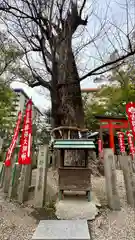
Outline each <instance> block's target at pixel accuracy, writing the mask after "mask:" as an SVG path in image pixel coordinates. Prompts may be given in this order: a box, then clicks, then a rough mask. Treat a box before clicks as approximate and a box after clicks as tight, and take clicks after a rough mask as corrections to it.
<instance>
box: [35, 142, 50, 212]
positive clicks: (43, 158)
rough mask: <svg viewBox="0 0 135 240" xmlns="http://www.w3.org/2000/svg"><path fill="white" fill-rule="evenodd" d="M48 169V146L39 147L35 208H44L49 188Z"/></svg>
mask: <svg viewBox="0 0 135 240" xmlns="http://www.w3.org/2000/svg"><path fill="white" fill-rule="evenodd" d="M47 168H48V145H42V146H40V147H39V154H38V165H37V176H36V187H35V207H37V208H42V207H43V206H44V202H45V193H46V187H47Z"/></svg>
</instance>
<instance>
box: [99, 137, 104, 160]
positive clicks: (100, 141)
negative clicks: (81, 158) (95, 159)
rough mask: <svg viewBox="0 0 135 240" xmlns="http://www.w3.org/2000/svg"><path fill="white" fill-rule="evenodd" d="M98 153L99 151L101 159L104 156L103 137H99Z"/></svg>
mask: <svg viewBox="0 0 135 240" xmlns="http://www.w3.org/2000/svg"><path fill="white" fill-rule="evenodd" d="M98 153H99V156H100V159H101V158H103V143H102V140H101V139H98Z"/></svg>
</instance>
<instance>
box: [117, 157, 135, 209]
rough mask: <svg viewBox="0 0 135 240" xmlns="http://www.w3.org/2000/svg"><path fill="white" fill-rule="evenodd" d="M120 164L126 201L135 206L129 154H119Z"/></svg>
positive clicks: (133, 182)
mask: <svg viewBox="0 0 135 240" xmlns="http://www.w3.org/2000/svg"><path fill="white" fill-rule="evenodd" d="M120 165H121V169H122V171H123V176H124V182H125V188H126V196H127V202H128V204H129V205H131V206H132V207H135V179H134V176H133V166H132V159H131V157H130V156H120Z"/></svg>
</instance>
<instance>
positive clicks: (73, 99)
mask: <svg viewBox="0 0 135 240" xmlns="http://www.w3.org/2000/svg"><path fill="white" fill-rule="evenodd" d="M57 53H58V56H59V60H58V63H57V64H56V62H54V63H53V64H54V65H53V73H54V72H55V74H53V81H52V84H53V89H54V88H55V91H53V92H52V95H51V97H52V114H53V117H54V125H55V127H57V126H76V127H79V128H84V111H83V104H82V97H81V89H80V82H79V75H78V71H77V66H76V63H75V58H74V55H73V52H72V46H71V39H70V38H68V39H66V40H64V41H62V42H61V44H60V45H59V46H58V48H57ZM61 63H62V64H61ZM72 138H78V133H77V132H76V134H74V136H72ZM65 158H66V165H71V166H78V165H79V166H80V165H82V164H84V152H82V151H80V150H77V151H76V150H74V151H66V154H65Z"/></svg>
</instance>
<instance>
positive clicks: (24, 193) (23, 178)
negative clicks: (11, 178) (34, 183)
mask: <svg viewBox="0 0 135 240" xmlns="http://www.w3.org/2000/svg"><path fill="white" fill-rule="evenodd" d="M30 177H31V164H29V165H22V168H21V174H20V179H19V180H20V182H19V186H18V201H19V202H20V203H23V202H24V201H27V200H28V192H29V183H30Z"/></svg>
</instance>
